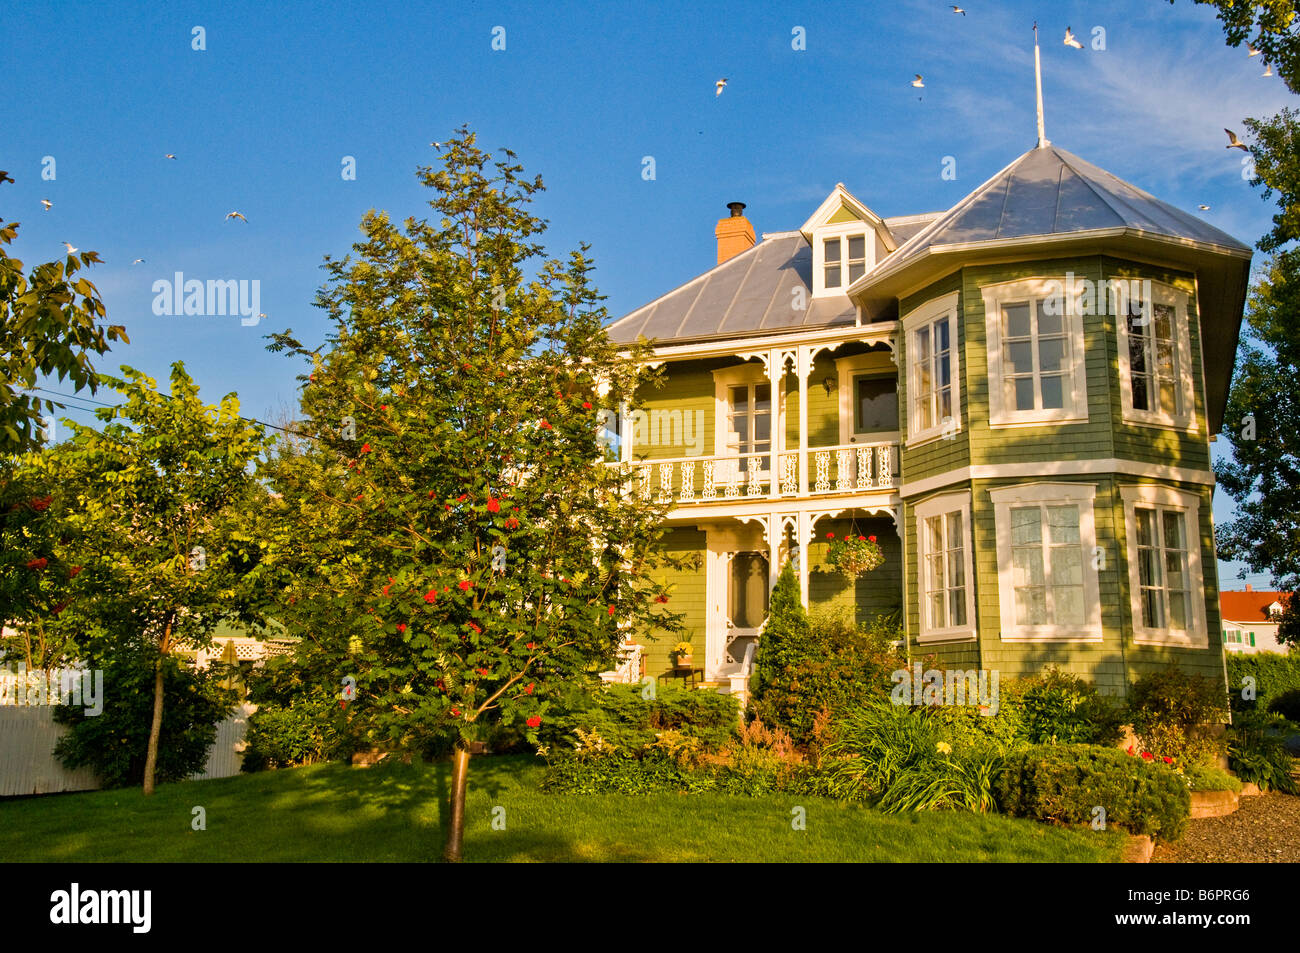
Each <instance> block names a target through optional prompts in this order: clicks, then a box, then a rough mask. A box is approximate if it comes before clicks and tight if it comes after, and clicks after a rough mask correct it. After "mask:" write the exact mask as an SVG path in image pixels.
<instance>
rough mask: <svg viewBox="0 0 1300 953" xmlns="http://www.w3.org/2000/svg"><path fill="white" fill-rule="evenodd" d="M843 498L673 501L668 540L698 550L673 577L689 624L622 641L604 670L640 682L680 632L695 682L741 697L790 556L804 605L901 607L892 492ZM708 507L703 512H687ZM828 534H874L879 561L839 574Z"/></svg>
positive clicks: (661, 665) (680, 548) (663, 670)
mask: <svg viewBox="0 0 1300 953" xmlns="http://www.w3.org/2000/svg"><path fill="white" fill-rule="evenodd" d="M846 502H848V503H851V504H855V505H842V506H841V505H836V506H835V507H833V508H828V507H827V506H826V505H825V504H824V503H814V502H809V503H807V504H803V503H798V502H796V503H793V504H790V503H787V504H786V506H783V507H780V508H774V507H771V506H770V505H767V504H766V501H762V500H758V501H752V500H751V501H749V506H747V507H745V509H744V511H743V512H735V511H734V509H733V511H732V512H731V513H726V512H725V508H724V507H722V506H719V507H717V508H714V509H713V510H712V512H708V511H706V510H704V509H675V510H674V511H673V512H672V514H671V515H670V518H669V522H670V523H671V524H672V525H673V529H672V530H670V534H669V536H668V539H667V543H668V545H669V547H670V548H671V549H673V550H674V551H676V552H679V553H686V554H696V555H698V556H699V557H700V560H699V562H700V564H701V565H700V567H699V568H698V569H697V570H694V571H683V572H682V573H680V574H679V575H677V576H676V577H675V578H672V579H670V582H671V583H672V595H671V597H670V599H671V604H672V608H673V609H674V610H675V611H679V612H682V613H683V615H684V617H685V625H686V628H685V630H684V631H683V632H682V633H681V635H680V636H676V635H668V634H667V633H665V634H664V635H662V636H661V637H659V638H657V639H655V640H653V641H650V642H649V643H647V644H644V645H633V644H630V643H629V644H628V645H625V646H624V654H623V657H622V660H621V662H620V664H619V665H618V667H617V668H616V669H614V670H611V671H610V672H606V673H604V674H603V675H602V678H604V679H605V680H606V681H611V682H625V683H636V682H639V681H641V680H642V679H643V678H645V677H653V678H656V679H659V678H661V677H668V676H669V670H670V669H671V665H672V663H671V660H670V659H669V652H670V650H671V648H672V646H673V645H674V644H675V643H676V642H677V641H678V639H679V638H681V639H684V640H685V641H688V642H690V643H691V644H692V645H693V647H694V653H693V655H694V659H693V663H692V664H693V667H695V668H698V669H700V670H701V671H700V672H699V673H698V676H697V681H698V682H701V683H702V684H700V686H699V687H703V688H707V689H711V690H714V691H720V692H723V693H727V694H739V695H742V696H743V695H744V694H745V692H746V690H747V688H748V684H749V676H750V674H751V673H752V671H753V664H754V659H755V656H756V653H757V651H758V647H759V643H760V642H761V639H762V635H763V631H764V627H765V626H766V624H767V617H768V609H769V603H770V597H771V592H772V589H773V587H774V585H775V584H776V581H777V579H778V577H779V575H780V570H781V568H782V567H783V566H784V565H785V563H786V562H787V561H790V562H791V563H792V564H793V566H794V569H795V575H796V577H797V578H798V580H799V589H800V598H801V601H802V603H803V605H804V607H805V608H814V609H815V608H819V607H828V606H839V607H841V608H843V609H845V610H847V611H849V612H851V613H852V614H853V615H854V617H855V618H856V620H857V621H859V622H866V621H869V620H870V619H871V618H872V617H874V616H875V615H877V614H879V613H882V612H888V611H890V610H892V609H895V608H897V607H898V606H899V605H901V602H902V540H901V538H900V536H899V533H898V531H897V529H896V528H895V527H896V524H895V520H896V519H897V518H898V515H899V511H898V510H897V509H896V507H897V503H896V497H895V496H894V494H891V493H889V492H888V491H885V492H883V493H880V494H873V495H872V496H870V497H865V496H862V495H859V496H858V497H857V498H856V499H853V500H851V501H846ZM759 506H766V509H764V510H762V511H760V510H759V509H758V507H759ZM706 513H707V514H708V518H707V519H692V517H693V516H701V515H705V514H706ZM828 534H833V535H834V538H836V539H839V538H843V537H844V536H846V535H850V534H852V535H855V536H856V535H861V536H875V537H877V539H878V541H879V543H880V545H881V548H882V550H883V551H884V555H885V562H884V564H883V565H882V566H881V567H880V568H878V569H876V570H874V571H872V572H870V573H866V574H864V575H863V576H860V577H856V578H849V577H846V576H843V575H841V574H840V573H839V572H837V571H836V570H835V569H834V568H833V567H832V566H830V564H829V561H828V547H829V545H830V543H831V539H829V538H828Z"/></svg>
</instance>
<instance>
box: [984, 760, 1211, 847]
mask: <svg viewBox="0 0 1300 953" xmlns="http://www.w3.org/2000/svg"><path fill="white" fill-rule="evenodd" d="M995 792H996V799H997V803H998V805H999V807H1001V809H1002V810H1003V811H1005V812H1006V813H1007V814H1011V815H1014V816H1017V817H1029V818H1034V819H1036V820H1041V821H1054V822H1056V823H1061V824H1090V823H1092V821H1093V820H1094V818H1095V817H1096V815H1095V814H1094V808H1097V807H1101V808H1103V809H1104V810H1105V812H1106V815H1105V817H1106V823H1107V824H1114V825H1117V826H1119V827H1123V828H1126V829H1127V830H1129V831H1131V832H1133V833H1134V834H1152V835H1158V836H1159V837H1160V838H1161V839H1163V840H1169V841H1174V840H1178V838H1180V837H1181V836H1182V834H1183V831H1184V830H1185V829H1186V826H1187V820H1188V817H1189V815H1190V812H1191V795H1190V794H1189V793H1188V790H1187V785H1186V783H1185V782H1184V781H1183V780H1182V779H1181V778H1180V777H1179V776H1178V774H1177V773H1176V772H1175V771H1173V770H1172V769H1171V768H1169V767H1168V766H1167V765H1164V764H1161V763H1159V762H1146V761H1143V760H1142V759H1141V758H1134V757H1130V756H1129V755H1126V754H1125V753H1124V752H1123V751H1120V750H1119V749H1117V748H1103V747H1100V746H1096V745H1040V746H1036V747H1034V748H1030V749H1028V750H1026V751H1022V752H1017V753H1015V754H1012V755H1011V756H1009V757H1008V758H1007V761H1006V764H1005V767H1004V769H1003V771H1002V773H1001V774H1000V776H999V777H998V779H997V781H996V784H995Z"/></svg>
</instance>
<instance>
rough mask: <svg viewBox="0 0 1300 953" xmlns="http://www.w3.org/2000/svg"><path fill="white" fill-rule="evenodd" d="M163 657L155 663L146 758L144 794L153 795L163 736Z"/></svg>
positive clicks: (160, 656) (159, 657)
mask: <svg viewBox="0 0 1300 953" xmlns="http://www.w3.org/2000/svg"><path fill="white" fill-rule="evenodd" d="M162 715H163V657H162V655H159V656H158V660H157V661H156V662H155V663H154V677H153V723H152V724H150V725H149V750H148V753H147V754H146V755H145V758H144V793H145V794H153V784H154V780H153V779H154V774H155V773H156V771H157V768H158V736H159V735H161V734H162Z"/></svg>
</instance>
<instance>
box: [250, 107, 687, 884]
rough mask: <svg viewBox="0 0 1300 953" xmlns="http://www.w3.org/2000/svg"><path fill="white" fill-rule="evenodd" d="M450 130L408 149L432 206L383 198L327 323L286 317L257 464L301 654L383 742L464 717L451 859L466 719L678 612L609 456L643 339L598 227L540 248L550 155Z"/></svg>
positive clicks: (417, 737)
mask: <svg viewBox="0 0 1300 953" xmlns="http://www.w3.org/2000/svg"><path fill="white" fill-rule="evenodd" d="M441 148H442V150H443V164H442V166H441V167H440V168H433V167H425V168H421V169H420V170H419V173H418V174H419V178H420V180H421V182H422V183H423V184H424V185H425V186H426V187H427V188H429V189H430V190H431V192H432V197H431V198H430V199H429V203H428V204H429V206H430V208H431V209H432V210H433V212H434V218H433V220H432V221H429V220H417V219H415V218H408V219H407V220H406V221H405V223H404V225H403V226H402V227H400V228H399V227H397V226H395V225H394V224H392V223H391V222H390V221H389V218H388V216H387V215H386V214H383V213H377V212H374V211H372V212H370V213H368V214H367V215H366V216H365V217H364V219H363V220H362V223H361V230H362V232H363V234H364V239H363V240H362V241H361V242H359V243H357V244H356V245H354V246H353V250H354V254H355V258H354V257H353V256H352V255H349V256H348V257H345V258H344V259H343V260H341V261H336V260H332V259H327V260H326V266H325V267H326V271H327V272H328V275H329V280H328V281H327V283H326V285H325V287H323V288H322V290H321V292H320V295H319V297H318V304H319V305H320V307H322V308H323V309H324V310H325V311H326V313H327V314H328V315H329V317H330V319H331V321H332V322H333V330H332V332H331V334H330V336H329V338H328V340H327V342H326V343H325V344H324V345H322V346H321V347H319V348H316V349H314V350H308V349H307V348H306V347H305V346H304V345H302V344H301V343H300V342H298V341H297V340H296V339H294V338H293V337H292V334H291V332H285V333H284V334H280V335H274V336H273V343H272V345H271V346H272V349H273V350H275V349H287V350H289V351H290V352H292V353H294V354H297V355H300V356H303V357H305V358H307V359H309V360H310V361H311V364H312V368H311V372H310V374H308V375H306V380H305V387H304V391H303V395H302V411H303V415H304V418H305V419H304V420H303V421H302V422H300V424H299V425H298V429H299V431H300V435H301V437H300V438H289V439H287V440H285V441H282V444H287V446H285V447H284V448H283V452H282V453H280V454H277V455H276V456H275V457H274V458H273V459H272V461H271V462H270V463H269V465H268V467H267V471H266V476H267V479H268V480H269V483H270V485H271V486H272V487H273V488H274V489H275V490H277V491H278V492H279V493H280V494H282V496H281V498H280V499H279V500H277V501H276V504H275V506H274V507H273V508H272V509H271V511H270V512H271V514H272V515H274V516H275V521H274V523H269V524H267V527H268V528H267V531H268V535H269V537H270V539H271V556H270V561H269V562H268V572H269V575H268V579H273V580H274V583H273V584H274V586H275V588H276V589H277V591H279V592H281V593H282V594H283V597H284V601H283V606H284V608H283V614H282V621H283V622H284V623H285V624H286V626H287V628H288V630H289V632H290V633H291V634H295V635H298V636H300V637H301V638H302V639H303V642H302V650H301V652H300V657H299V661H300V664H301V665H302V666H304V669H305V670H306V669H309V670H311V671H312V672H314V673H315V677H317V678H319V679H321V680H323V681H325V682H327V683H328V684H331V685H333V686H334V687H335V688H334V690H335V691H336V692H339V693H340V695H341V697H340V698H339V702H340V704H341V705H343V706H345V707H346V708H347V712H348V714H349V716H350V717H351V718H354V719H356V722H355V723H356V724H361V725H362V726H364V730H365V731H366V733H367V734H368V736H369V737H370V738H371V739H372V740H373V741H374V742H376V743H380V744H385V745H395V746H406V747H423V748H425V749H426V750H427V748H428V747H429V746H430V745H431V744H432V743H434V742H436V741H437V740H439V739H450V740H451V741H452V743H453V744H454V762H453V779H452V785H451V804H450V807H451V811H450V822H449V824H448V828H447V839H446V844H445V847H444V857H445V858H446V859H449V860H458V859H460V856H461V847H462V839H463V829H464V804H465V794H466V790H467V784H468V776H469V774H468V772H469V760H470V745H471V743H472V742H474V741H476V740H482V739H484V738H485V737H486V736H487V733H488V732H489V731H490V730H491V729H492V728H493V727H511V726H514V727H517V728H519V729H521V730H522V731H523V732H524V734H525V736H526V737H528V739H529V740H530V741H531V742H532V743H536V732H537V729H538V727H539V726H540V725H541V724H542V722H543V719H545V718H546V717H547V711H548V708H549V706H550V705H551V704H552V701H551V699H552V698H553V697H554V693H555V692H556V691H557V690H558V689H559V688H561V687H562V686H564V685H566V684H568V683H571V682H572V681H574V680H580V679H584V678H586V679H594V677H595V673H596V672H598V671H600V670H601V669H607V668H610V667H611V666H612V664H613V660H614V657H615V651H616V649H617V647H618V645H619V644H620V643H621V642H622V641H623V639H624V638H626V637H628V636H633V635H638V634H641V635H644V634H648V633H649V632H650V630H651V629H656V628H657V629H661V630H667V631H676V630H677V629H679V628H680V618H679V617H678V616H677V615H676V614H674V613H672V612H670V611H669V610H667V609H666V608H664V603H665V602H667V595H666V592H665V591H664V587H663V585H662V583H661V582H658V581H656V580H657V579H659V578H660V575H659V571H660V569H661V568H662V567H663V566H664V565H665V562H666V557H664V556H662V555H661V554H660V551H659V547H658V546H657V543H658V541H659V539H660V537H661V535H662V533H663V531H664V530H663V526H662V523H661V517H662V514H663V510H664V507H662V506H660V505H658V504H655V503H653V502H651V501H650V500H649V499H648V498H646V499H643V498H642V497H641V495H640V494H639V493H638V492H636V488H635V487H634V486H632V485H631V484H630V482H629V481H628V479H627V476H626V475H625V474H623V473H621V472H620V471H619V470H618V468H615V467H609V466H605V465H603V464H601V463H600V462H599V461H601V460H603V458H604V454H603V447H602V445H601V443H600V441H599V440H598V437H597V433H598V429H599V428H598V421H599V420H600V419H601V416H600V411H601V408H617V407H619V406H620V405H621V404H623V403H625V402H630V401H631V400H632V398H633V394H634V391H635V388H636V386H637V384H638V383H639V382H640V381H641V380H642V379H643V374H642V372H641V370H640V368H639V366H638V364H637V363H636V360H635V358H636V356H637V355H638V354H639V353H640V349H633V352H632V354H630V355H629V354H625V353H622V352H621V351H620V349H619V348H618V347H617V346H615V345H614V344H613V343H612V342H610V340H609V339H608V337H607V335H606V334H605V331H604V328H603V323H604V320H605V318H606V312H605V310H604V308H603V307H601V306H600V304H599V301H600V296H599V295H598V294H597V293H596V291H595V290H594V289H593V288H592V286H591V284H590V281H589V273H590V270H591V267H592V265H591V262H590V260H589V259H588V258H587V257H586V255H585V247H584V249H583V250H581V251H577V252H574V253H572V254H571V255H570V256H569V258H568V261H567V262H561V261H557V260H543V258H542V256H543V249H542V248H541V246H540V245H539V244H537V243H536V241H535V239H536V236H538V235H540V234H541V233H542V231H543V230H544V228H545V223H544V222H542V221H541V220H540V219H538V218H536V217H534V216H533V215H532V214H531V213H530V212H529V211H528V205H529V204H530V202H531V200H532V196H533V195H534V194H535V193H536V192H537V191H539V190H540V189H541V188H542V183H541V180H540V178H538V179H528V178H525V177H524V176H523V175H522V171H523V170H522V167H521V166H519V165H518V164H517V162H516V161H515V156H514V154H513V153H510V152H509V151H508V150H506V151H505V152H504V157H503V158H500V159H493V157H492V156H491V155H489V154H488V153H485V152H483V151H482V150H480V149H479V148H478V147H477V146H476V145H475V137H474V136H473V135H472V134H471V133H469V132H468V131H467V130H466V129H461V130H459V131H458V132H457V133H456V135H455V136H454V137H453V138H452V139H451V140H450V141H449V142H447V143H445V144H444V145H443V146H442V147H441ZM530 273H531V276H530ZM270 567H273V571H271V569H270ZM345 678H349V679H353V680H355V682H354V684H355V696H354V697H349V696H350V695H351V693H352V689H353V683H346V687H345V683H344V681H343V680H344V679H345Z"/></svg>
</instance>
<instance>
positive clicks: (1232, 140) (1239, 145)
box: [1223, 129, 1250, 152]
mask: <svg viewBox="0 0 1300 953" xmlns="http://www.w3.org/2000/svg"><path fill="white" fill-rule="evenodd" d="M1223 131H1224V132H1226V133H1227V134H1228V144H1227V145H1226V146H1224V147H1223V148H1225V149H1240V150H1241V151H1242V152H1249V151H1250V150H1249V149H1247V148H1246V144H1245V143H1244V142H1242V141H1241V140H1240V139H1238V138H1237V134H1236V133H1235V132H1233V131H1232V130H1231V129H1225V130H1223Z"/></svg>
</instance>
